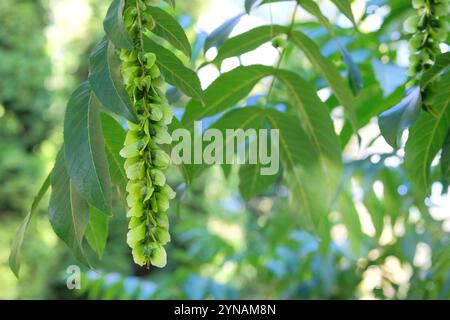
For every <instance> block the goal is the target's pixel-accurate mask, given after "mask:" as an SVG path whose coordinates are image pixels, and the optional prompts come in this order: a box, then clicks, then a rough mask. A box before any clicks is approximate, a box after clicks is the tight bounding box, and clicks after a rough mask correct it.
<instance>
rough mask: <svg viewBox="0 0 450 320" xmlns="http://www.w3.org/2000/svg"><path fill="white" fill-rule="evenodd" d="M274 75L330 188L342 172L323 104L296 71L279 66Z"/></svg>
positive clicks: (326, 110)
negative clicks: (285, 94) (314, 152)
mask: <svg viewBox="0 0 450 320" xmlns="http://www.w3.org/2000/svg"><path fill="white" fill-rule="evenodd" d="M277 76H278V79H279V80H280V81H281V82H282V83H283V84H284V86H285V87H286V89H287V96H288V97H289V101H290V102H291V103H292V105H293V106H294V108H295V110H296V111H297V112H298V114H299V116H300V119H301V122H302V124H303V128H304V129H305V131H306V133H307V134H308V136H309V138H310V141H311V143H312V145H313V147H314V149H315V151H316V153H317V154H319V156H320V162H321V165H322V169H323V170H324V172H325V176H326V178H327V180H328V181H329V184H328V190H330V191H331V190H332V192H334V190H335V189H336V190H337V187H338V185H339V181H340V176H341V173H342V159H341V147H340V142H339V138H338V136H337V135H336V132H335V131H334V126H333V121H332V120H331V117H330V114H329V113H328V109H327V106H326V105H325V104H324V103H322V101H321V100H320V99H319V97H318V96H317V95H316V93H315V89H314V88H313V87H312V86H311V85H310V84H309V83H308V82H306V81H305V80H303V79H302V78H301V77H300V76H299V75H298V74H296V73H294V72H291V71H288V70H279V71H278V72H277Z"/></svg>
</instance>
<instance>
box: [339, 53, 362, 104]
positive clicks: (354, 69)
mask: <svg viewBox="0 0 450 320" xmlns="http://www.w3.org/2000/svg"><path fill="white" fill-rule="evenodd" d="M340 50H341V52H342V59H343V60H344V63H345V64H346V65H347V68H348V82H349V84H350V88H351V89H352V92H353V94H354V95H358V94H359V92H360V91H361V89H362V88H363V87H364V81H363V78H362V75H361V71H360V70H359V68H358V65H357V64H356V63H355V62H354V61H353V58H352V56H351V55H350V53H349V52H348V51H347V49H346V48H345V47H343V46H340Z"/></svg>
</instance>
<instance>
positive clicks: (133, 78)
mask: <svg viewBox="0 0 450 320" xmlns="http://www.w3.org/2000/svg"><path fill="white" fill-rule="evenodd" d="M145 10H146V4H145V3H144V2H142V1H140V0H138V1H128V3H127V6H126V8H125V10H124V18H125V24H126V27H127V29H128V31H129V33H130V35H131V36H132V38H133V39H134V42H135V49H134V50H132V51H127V50H124V49H122V50H121V52H120V58H121V61H122V76H123V79H124V82H125V87H126V90H127V92H128V94H129V95H130V97H131V98H132V101H133V103H134V111H135V112H136V114H137V116H138V119H139V122H138V123H131V122H129V123H128V129H129V130H128V133H127V135H126V139H125V143H124V145H125V147H124V148H123V149H122V150H121V151H120V155H121V156H122V157H123V158H125V159H126V160H125V171H126V175H127V178H128V179H129V181H128V184H127V188H126V190H127V204H128V207H129V211H128V213H127V217H128V218H130V222H129V231H128V234H127V243H128V245H129V246H130V247H131V249H132V253H133V258H134V261H135V263H136V264H138V265H140V266H144V265H147V266H149V265H150V264H151V265H153V266H156V267H160V268H162V267H164V266H165V265H166V261H167V255H166V251H165V249H164V247H163V246H164V245H165V244H167V243H168V242H169V241H170V234H169V220H168V217H167V209H168V208H169V200H171V199H173V198H174V197H175V192H174V191H173V190H172V188H171V187H170V186H169V185H168V184H166V176H165V173H164V170H166V169H167V167H168V166H169V164H170V157H169V155H168V154H167V153H166V152H164V151H163V150H162V149H161V147H160V145H162V144H170V143H171V136H170V135H169V133H168V131H167V125H168V124H170V123H171V122H172V118H173V113H172V111H171V109H170V107H169V104H168V101H167V99H166V98H165V96H164V94H163V93H162V92H161V90H160V89H159V88H158V87H159V86H160V85H161V84H162V83H163V79H162V77H161V73H160V70H159V68H158V67H157V65H156V56H155V54H153V53H151V52H145V50H144V48H143V41H142V33H143V32H145V31H146V30H148V29H151V28H152V26H153V25H154V23H153V22H152V21H153V20H152V19H151V16H149V15H147V14H146V12H145Z"/></svg>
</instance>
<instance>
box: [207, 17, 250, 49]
mask: <svg viewBox="0 0 450 320" xmlns="http://www.w3.org/2000/svg"><path fill="white" fill-rule="evenodd" d="M244 14H245V13H241V14H239V15H237V16H236V17H233V18H231V19H229V20H227V21H225V22H224V23H223V24H222V25H221V26H219V27H218V28H217V29H215V30H214V31H213V32H211V33H210V34H209V35H208V37H207V38H206V40H205V44H204V46H203V50H204V51H205V52H206V51H208V49H210V48H212V47H220V46H221V45H222V43H224V42H225V40H226V39H227V38H228V36H229V35H230V33H231V32H232V31H233V29H234V27H236V25H237V24H238V23H239V21H240V20H241V18H242V16H243V15H244Z"/></svg>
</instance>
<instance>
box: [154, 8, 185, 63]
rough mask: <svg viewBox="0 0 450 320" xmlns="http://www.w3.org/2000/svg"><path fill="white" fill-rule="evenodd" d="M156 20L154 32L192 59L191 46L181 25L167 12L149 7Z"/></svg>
mask: <svg viewBox="0 0 450 320" xmlns="http://www.w3.org/2000/svg"><path fill="white" fill-rule="evenodd" d="M147 12H149V13H150V14H151V15H152V17H153V19H154V20H155V27H154V28H153V29H152V32H153V33H154V34H156V35H157V36H160V37H161V38H164V39H165V40H167V41H168V42H170V43H171V44H172V45H173V46H174V47H175V48H177V49H179V50H181V52H183V53H184V54H185V55H186V56H188V57H191V45H190V43H189V40H188V39H187V37H186V34H185V33H184V30H183V28H182V27H181V26H180V25H179V23H178V22H177V21H176V20H175V19H174V18H173V17H172V16H171V15H170V14H168V13H167V12H166V11H164V10H162V9H160V8H158V7H151V6H150V7H148V8H147Z"/></svg>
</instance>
